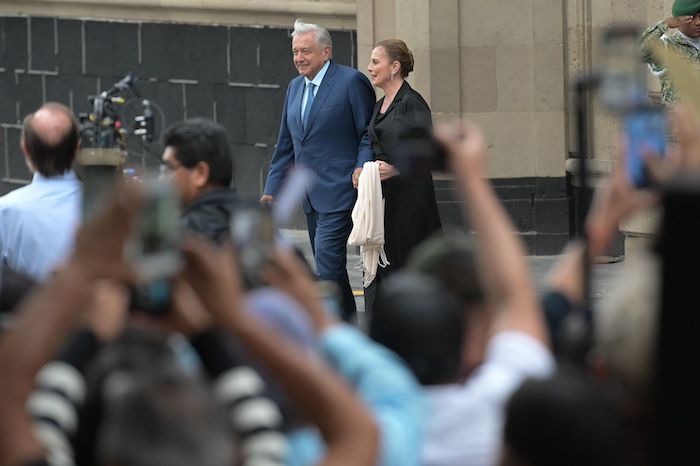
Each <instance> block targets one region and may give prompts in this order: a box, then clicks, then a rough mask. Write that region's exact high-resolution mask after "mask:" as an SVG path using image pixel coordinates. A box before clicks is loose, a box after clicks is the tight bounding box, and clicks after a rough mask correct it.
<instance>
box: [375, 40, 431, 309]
mask: <svg viewBox="0 0 700 466" xmlns="http://www.w3.org/2000/svg"><path fill="white" fill-rule="evenodd" d="M367 70H368V71H369V75H370V80H371V81H372V84H373V85H374V86H375V87H378V88H381V89H382V90H383V91H384V97H383V98H382V99H380V100H379V102H377V104H376V105H375V107H374V113H373V114H372V119H371V120H370V122H369V127H368V132H369V137H370V139H371V141H372V146H373V149H374V155H375V159H376V160H377V161H378V162H379V164H380V165H379V173H380V178H381V180H382V194H383V195H384V201H385V207H384V209H385V210H384V238H385V243H384V250H385V252H386V255H387V258H388V260H389V263H390V265H389V266H387V267H386V268H381V267H380V268H379V270H378V271H377V277H376V278H375V279H374V281H373V282H372V284H370V285H369V287H368V288H367V289H365V311H366V312H371V310H372V306H373V304H374V298H375V296H376V293H377V289H378V288H379V287H381V282H382V279H386V277H387V276H388V275H389V274H391V273H392V272H395V271H396V270H399V269H401V268H402V267H403V266H404V264H405V263H406V259H407V258H408V255H409V254H410V252H411V250H412V249H413V248H414V247H415V246H416V245H418V243H420V242H421V241H423V240H424V239H426V238H427V237H428V236H430V235H431V234H432V233H434V232H436V231H438V230H440V228H441V225H440V215H439V214H438V210H437V204H436V202H435V189H434V188H433V179H432V176H431V174H430V171H429V170H407V168H409V166H410V165H411V163H410V161H409V163H402V162H406V157H405V156H404V158H403V159H402V158H401V156H402V151H403V149H404V146H405V141H406V140H407V139H411V138H412V137H413V135H414V134H420V135H421V136H420V137H425V136H426V135H430V134H431V133H432V118H431V114H430V108H429V107H428V104H427V103H426V102H425V100H424V99H423V97H421V95H420V94H419V93H418V92H416V91H414V90H413V89H412V88H411V86H410V85H409V84H408V82H406V80H405V78H406V77H407V76H408V74H409V73H410V72H411V71H413V54H412V53H411V51H410V50H409V49H408V47H407V46H406V43H405V42H404V41H402V40H399V39H388V40H384V41H381V42H379V43H378V44H377V46H376V47H375V48H374V50H373V51H372V55H371V57H370V62H369V65H368V66H367ZM400 170H401V172H400Z"/></svg>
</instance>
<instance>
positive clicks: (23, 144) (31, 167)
mask: <svg viewBox="0 0 700 466" xmlns="http://www.w3.org/2000/svg"><path fill="white" fill-rule="evenodd" d="M19 148H20V150H21V151H22V155H23V156H24V163H26V164H27V168H28V169H29V171H30V172H32V173H34V172H35V171H36V169H35V168H34V163H33V162H32V156H31V155H29V149H28V148H27V143H26V141H25V140H24V138H23V139H22V140H20V142H19Z"/></svg>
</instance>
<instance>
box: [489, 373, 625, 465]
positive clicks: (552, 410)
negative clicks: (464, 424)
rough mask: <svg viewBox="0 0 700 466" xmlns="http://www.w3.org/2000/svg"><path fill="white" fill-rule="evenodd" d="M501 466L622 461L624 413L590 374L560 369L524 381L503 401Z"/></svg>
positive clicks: (607, 463)
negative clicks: (504, 416) (504, 410)
mask: <svg viewBox="0 0 700 466" xmlns="http://www.w3.org/2000/svg"><path fill="white" fill-rule="evenodd" d="M503 439H504V440H503V441H504V446H503V451H502V456H501V462H500V465H501V466H561V465H567V466H590V465H593V464H595V465H596V466H618V465H620V464H623V447H624V442H623V440H624V439H623V425H622V417H621V415H620V413H619V411H618V409H617V408H616V407H615V405H614V404H613V403H612V402H611V401H610V399H609V398H608V396H607V395H606V393H605V392H604V391H603V389H602V388H601V387H599V386H598V385H597V384H596V383H595V382H593V381H592V380H591V379H589V378H587V377H585V376H584V375H582V374H579V373H575V372H562V373H559V374H557V375H555V376H554V377H553V378H551V379H545V380H530V381H527V382H525V383H524V384H523V385H522V386H521V387H520V389H518V391H516V392H515V393H514V394H513V396H512V397H511V399H510V401H509V402H508V405H507V407H506V424H505V431H504V436H503Z"/></svg>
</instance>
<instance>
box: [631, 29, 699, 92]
mask: <svg viewBox="0 0 700 466" xmlns="http://www.w3.org/2000/svg"><path fill="white" fill-rule="evenodd" d="M656 40H660V41H662V42H663V43H664V44H665V45H666V47H673V48H674V49H675V50H676V51H678V52H679V53H680V54H681V55H682V56H684V57H687V58H688V60H689V61H690V62H691V63H694V64H696V65H697V67H698V70H699V71H700V50H698V49H696V48H695V46H693V44H691V43H690V42H689V41H688V39H686V38H685V37H684V36H683V34H681V33H680V31H678V30H676V29H670V28H669V27H668V25H667V24H666V20H662V21H659V22H658V23H656V24H655V25H654V26H652V27H650V28H649V29H647V30H646V31H644V34H642V59H643V60H644V62H645V63H648V64H649V67H650V69H651V72H652V73H654V74H655V75H656V76H658V78H659V79H660V80H661V102H662V103H663V104H664V105H669V104H672V103H674V102H676V101H677V100H678V94H677V92H676V89H675V88H674V87H673V83H672V82H671V79H670V78H669V77H668V74H667V73H666V69H665V68H664V67H663V65H660V64H659V62H658V60H656V58H655V57H654V55H653V54H652V53H651V50H650V49H649V47H648V45H647V44H649V43H651V42H652V41H656Z"/></svg>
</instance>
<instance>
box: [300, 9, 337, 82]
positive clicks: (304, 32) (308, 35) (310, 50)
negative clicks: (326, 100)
mask: <svg viewBox="0 0 700 466" xmlns="http://www.w3.org/2000/svg"><path fill="white" fill-rule="evenodd" d="M332 56H333V41H332V40H331V35H330V34H329V33H328V31H327V30H326V29H324V28H322V27H321V26H318V25H317V24H311V23H305V22H304V21H302V20H300V19H297V20H296V21H295V22H294V31H292V58H293V60H294V66H296V68H297V71H299V74H300V75H302V76H305V77H307V78H308V79H314V77H316V74H317V73H318V72H319V71H321V68H323V65H325V64H326V62H327V61H328V60H330V59H331V57H332Z"/></svg>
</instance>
